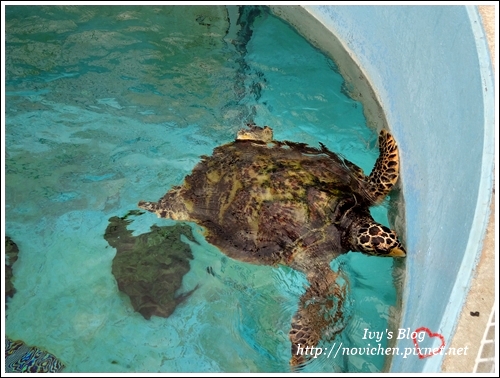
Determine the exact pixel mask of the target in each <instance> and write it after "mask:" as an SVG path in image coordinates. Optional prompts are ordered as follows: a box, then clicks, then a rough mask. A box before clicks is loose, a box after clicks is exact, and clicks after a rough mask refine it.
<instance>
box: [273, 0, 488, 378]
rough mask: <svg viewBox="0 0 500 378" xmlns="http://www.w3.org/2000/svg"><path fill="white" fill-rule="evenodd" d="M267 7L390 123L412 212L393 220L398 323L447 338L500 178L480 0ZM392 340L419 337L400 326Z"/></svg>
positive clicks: (374, 118)
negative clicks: (402, 249) (398, 253)
mask: <svg viewBox="0 0 500 378" xmlns="http://www.w3.org/2000/svg"><path fill="white" fill-rule="evenodd" d="M272 9H273V12H274V13H275V14H277V15H278V16H280V17H282V18H283V19H285V20H287V21H288V22H290V24H292V25H293V26H294V27H296V28H297V30H298V31H299V32H300V33H301V34H303V35H304V36H305V37H306V38H308V39H309V40H310V41H311V42H312V43H313V44H315V45H316V46H317V47H318V48H320V49H321V50H323V51H325V52H326V53H327V54H329V55H330V56H332V57H334V60H335V61H336V63H337V64H338V66H339V69H340V71H341V73H342V74H343V75H344V76H345V77H346V79H347V80H348V81H349V82H350V84H351V85H352V87H353V88H351V89H350V90H351V93H352V94H353V97H355V98H356V99H357V100H359V101H361V102H362V103H363V105H364V107H365V115H366V117H367V120H368V123H369V125H370V126H373V127H375V128H376V129H378V128H380V127H384V126H385V123H387V126H388V128H389V129H390V130H391V131H392V133H393V134H394V135H395V137H396V139H397V141H398V143H399V146H400V150H401V160H402V172H401V181H402V187H401V191H402V194H403V195H404V199H405V208H406V210H405V212H406V224H405V226H403V225H398V224H396V229H398V226H399V227H404V231H405V234H406V245H407V250H408V257H407V259H406V282H405V287H404V290H403V296H402V300H403V306H402V313H401V320H400V322H399V328H401V329H408V328H409V329H410V330H411V331H415V330H416V329H418V328H420V327H425V328H427V329H429V330H430V331H431V332H434V333H439V334H441V335H442V336H443V337H444V340H445V343H446V348H448V347H449V345H450V341H451V339H452V338H453V335H454V333H455V329H456V326H457V322H458V317H459V315H460V312H461V310H462V307H463V304H464V301H465V298H466V295H467V292H468V290H469V287H470V282H471V278H472V274H473V271H474V268H475V266H476V264H477V260H478V257H479V256H480V253H481V250H482V245H483V239H484V237H485V232H486V226H487V224H488V220H489V214H490V200H491V193H492V184H493V163H494V109H495V107H494V85H493V70H492V67H491V61H490V57H489V54H488V46H487V43H486V37H485V34H484V30H483V28H482V25H481V19H480V16H479V13H478V11H477V8H476V7H474V6H404V7H403V6H304V7H290V6H288V7H273V8H272ZM318 25H320V26H318ZM325 28H326V29H327V30H328V31H329V32H331V34H333V35H335V36H336V37H332V35H331V34H329V33H325ZM339 43H340V44H341V46H342V48H343V50H345V52H344V53H342V52H341V53H340V55H339V54H337V52H338V51H339V47H338V45H339ZM340 50H342V49H340ZM339 56H340V57H339ZM352 63H355V64H356V66H358V67H359V69H360V70H359V72H360V74H359V73H357V72H356V69H355V68H352V67H351V68H350V67H349V65H352ZM377 102H378V104H377ZM382 109H383V112H382ZM402 218H403V217H400V218H399V219H402ZM374 331H379V330H374ZM436 339H437V338H436ZM439 345H440V342H437V343H435V345H425V346H424V347H433V348H434V347H439ZM395 346H396V347H398V348H399V349H400V350H404V349H405V348H413V347H414V344H413V341H412V340H411V339H408V338H405V339H400V340H397V342H396V344H395ZM445 352H446V349H445ZM457 358H460V357H457ZM443 359H444V355H435V356H432V357H429V358H424V359H419V358H418V357H417V356H408V357H407V358H404V357H403V355H396V356H393V358H392V362H391V366H390V369H389V370H390V371H391V372H427V373H431V372H439V371H440V370H441V365H442V362H443Z"/></svg>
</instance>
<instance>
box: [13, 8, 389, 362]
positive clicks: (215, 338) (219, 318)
mask: <svg viewBox="0 0 500 378" xmlns="http://www.w3.org/2000/svg"><path fill="white" fill-rule="evenodd" d="M240 13H241V16H240V17H239V18H238V8H236V7H224V6H217V7H216V6H207V7H202V6H190V7H180V6H176V7H155V6H147V7H91V6H86V7H32V6H28V7H26V6H24V7H15V6H8V7H6V95H7V98H6V132H5V146H6V188H5V193H6V225H5V233H6V235H9V236H10V237H11V238H12V239H13V240H14V241H15V242H16V243H17V245H18V246H19V249H20V254H19V259H18V261H17V262H16V264H15V265H14V277H15V278H14V279H15V281H14V282H15V287H16V289H17V292H16V294H15V295H14V297H13V298H12V299H11V300H9V301H8V310H7V319H6V334H7V335H8V336H9V337H11V338H12V339H21V340H23V341H24V342H26V343H27V344H31V345H37V346H39V347H41V348H43V349H46V350H48V351H50V352H51V353H53V354H55V355H56V356H57V357H58V358H59V359H60V360H62V361H63V362H64V364H65V365H66V369H65V371H68V372H201V371H202V372H220V371H223V372H265V371H269V372H279V371H285V372H286V371H289V367H288V361H289V358H290V342H289V340H288V330H289V328H290V321H291V317H292V315H293V314H294V313H295V311H296V309H297V305H298V299H299V297H300V295H301V294H302V293H303V292H304V287H303V285H304V284H305V283H306V281H305V279H304V277H303V276H302V275H301V274H300V273H297V272H295V271H293V270H291V269H289V268H286V267H280V268H271V267H266V266H254V265H250V264H245V263H241V262H238V261H234V260H231V259H229V258H227V257H226V256H225V255H223V254H222V253H221V252H220V251H218V250H217V249H216V248H215V247H213V246H211V245H210V244H208V243H207V242H206V241H205V240H204V239H203V236H202V230H200V229H199V228H198V227H197V226H196V225H192V228H193V231H194V236H195V239H196V240H197V242H198V243H194V242H191V241H189V240H187V239H185V240H184V241H185V242H186V243H188V244H189V245H190V246H191V248H192V252H193V256H194V258H193V260H192V261H191V269H190V271H189V273H187V274H186V276H184V279H183V290H182V291H183V292H188V291H190V290H192V289H194V288H196V290H195V291H194V292H193V294H192V295H191V296H190V297H189V298H188V299H187V300H186V301H184V302H183V303H182V304H180V305H179V306H178V307H177V308H176V310H175V312H174V313H173V314H172V315H171V316H170V317H168V318H160V317H155V316H153V317H152V318H151V319H150V320H146V319H144V318H143V317H142V316H141V315H140V314H138V313H136V312H134V311H133V308H132V307H131V305H130V301H129V300H128V298H127V297H126V296H124V295H123V294H122V293H120V292H119V291H118V287H117V284H116V281H115V279H114V277H113V275H112V274H111V264H112V260H113V257H114V255H115V253H116V251H115V250H114V248H111V247H109V245H108V243H107V242H106V240H105V239H104V237H103V235H104V231H105V229H106V227H107V225H108V219H109V218H110V217H112V216H119V217H121V216H124V215H125V214H126V213H127V212H128V211H129V210H133V209H136V208H137V206H136V205H137V202H138V201H139V200H157V199H158V198H160V197H161V196H162V195H163V194H164V193H165V192H166V191H167V190H168V189H169V188H170V187H171V186H173V185H178V184H180V183H181V182H182V180H183V178H184V176H185V175H187V174H188V173H189V172H190V171H191V170H192V168H193V167H194V166H195V165H196V163H197V162H198V161H199V159H200V156H201V155H203V154H206V155H210V154H211V152H212V150H213V148H214V147H216V146H218V145H220V144H223V143H227V142H230V141H232V140H233V139H234V137H235V135H236V132H237V130H238V129H240V128H241V127H242V126H243V125H245V124H246V123H247V122H250V121H254V122H255V123H256V124H259V125H269V126H271V127H272V128H273V129H274V135H275V139H288V140H292V141H297V142H305V143H308V144H311V145H313V146H318V143H319V142H322V143H324V144H325V145H326V146H327V147H328V148H329V149H331V150H333V151H335V152H338V153H341V154H342V155H344V156H345V157H346V158H347V159H349V160H351V161H352V162H354V163H356V164H358V165H359V166H360V167H362V168H363V169H364V170H365V172H370V170H371V168H372V166H373V164H374V162H375V159H376V157H377V156H378V151H377V148H376V140H377V135H376V133H375V132H373V131H372V130H371V129H369V128H368V127H367V126H366V120H365V118H364V116H363V109H362V105H361V104H360V103H358V102H356V101H353V100H352V99H350V98H349V97H347V96H346V94H345V90H344V80H343V78H342V77H341V76H340V75H339V74H338V72H337V70H336V67H335V64H334V63H333V62H332V61H331V60H330V59H328V58H327V57H325V55H323V54H322V53H321V52H320V51H318V50H316V49H315V48H313V47H312V46H311V45H310V44H309V43H308V42H307V41H305V40H304V39H303V38H302V37H301V36H300V35H298V34H297V33H296V32H295V31H294V30H293V29H292V28H291V27H289V26H288V25H287V24H286V23H284V22H283V21H281V20H280V19H278V18H276V17H274V16H272V15H270V14H269V13H268V12H267V11H266V9H264V8H250V7H245V8H244V9H242V10H241V12H240ZM372 210H373V214H374V217H375V218H376V220H378V221H379V222H381V223H384V224H386V225H387V210H386V209H385V208H384V207H378V208H376V209H372ZM153 224H157V225H159V226H163V225H171V224H173V221H169V220H164V219H158V218H157V217H156V216H155V215H154V214H150V213H148V214H143V215H141V216H138V217H135V218H134V221H133V222H132V223H131V225H130V226H129V228H130V229H133V230H134V235H139V234H141V233H145V232H148V231H149V228H150V226H151V225H153ZM332 266H337V267H338V266H341V267H342V269H343V271H344V272H346V275H347V277H348V279H349V281H350V285H351V289H352V292H351V298H350V308H349V310H350V311H349V312H350V319H349V323H348V326H347V327H346V329H345V330H344V331H343V333H342V334H341V335H340V336H339V337H337V339H336V340H333V341H332V342H330V343H327V342H324V343H323V344H322V345H323V346H324V347H327V348H331V347H333V345H334V343H337V344H336V345H338V343H340V342H342V343H343V345H344V346H346V347H349V348H353V347H360V348H364V347H367V346H369V345H368V343H370V344H371V345H370V346H371V347H373V346H376V345H377V343H376V342H374V341H373V340H372V341H368V340H366V339H363V338H362V337H363V333H364V331H363V330H364V329H365V328H368V329H370V330H371V331H383V330H385V329H386V328H388V327H389V326H388V321H389V319H390V318H391V316H392V315H393V313H394V311H395V308H394V306H395V305H396V291H395V288H394V283H393V261H392V259H383V258H377V257H368V256H364V255H361V254H359V253H350V254H348V255H345V256H342V257H341V258H339V259H337V260H336V261H334V262H333V263H332ZM207 267H211V269H212V271H213V272H214V274H208V273H207ZM386 342H387V340H381V342H380V343H381V344H382V347H385V346H386ZM383 366H384V356H366V355H362V356H360V355H355V356H352V355H351V356H346V355H344V356H342V357H341V356H338V357H336V358H333V356H332V357H330V358H328V359H327V358H322V357H319V358H317V359H315V360H313V361H312V362H311V363H310V364H309V365H308V366H307V367H306V368H305V370H304V371H310V372H313V371H319V372H332V371H336V372H339V371H350V372H377V371H381V370H382V369H383Z"/></svg>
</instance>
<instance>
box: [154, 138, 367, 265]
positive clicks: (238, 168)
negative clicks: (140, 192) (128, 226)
mask: <svg viewBox="0 0 500 378" xmlns="http://www.w3.org/2000/svg"><path fill="white" fill-rule="evenodd" d="M363 177H364V176H363V174H362V171H361V169H360V168H358V167H357V166H355V165H354V164H352V163H350V162H348V161H347V160H344V159H342V158H340V157H339V156H337V155H336V154H334V153H333V152H331V151H329V150H328V149H326V147H324V146H323V145H321V148H318V149H317V148H312V147H309V146H307V145H305V144H301V143H292V142H278V141H273V142H271V143H265V142H259V141H250V140H236V141H235V142H233V143H229V144H226V145H223V146H220V147H217V148H215V150H214V152H213V154H212V156H209V157H208V156H204V157H203V159H202V161H201V162H200V163H199V164H198V165H197V166H196V167H195V168H194V169H193V172H192V173H191V174H190V175H189V176H187V177H186V178H185V181H184V183H183V185H181V186H180V187H174V188H173V189H172V190H171V191H170V192H169V193H167V194H166V195H165V197H163V198H162V199H161V200H160V201H159V202H158V204H159V209H158V210H157V211H156V212H157V213H158V215H159V216H162V217H166V218H173V219H179V220H190V221H194V222H196V223H198V224H199V225H201V226H203V227H205V229H206V238H207V240H208V241H209V242H210V243H212V244H214V245H216V246H217V247H219V248H220V249H221V250H222V251H223V252H224V253H226V254H227V255H228V256H230V257H232V258H235V259H238V260H241V261H247V262H251V263H254V264H266V265H275V264H278V263H280V264H286V265H291V262H292V261H293V260H294V258H295V257H296V255H297V254H298V253H302V252H303V251H304V250H307V249H309V251H308V253H309V256H308V258H314V254H318V257H319V256H322V255H324V254H325V253H327V254H329V255H330V258H332V257H334V256H336V255H338V254H340V253H343V252H347V248H345V247H343V246H342V240H341V239H342V233H341V231H340V230H339V229H338V226H337V225H338V224H339V223H338V222H340V221H341V220H342V217H343V215H344V214H343V213H344V210H345V209H346V208H350V207H352V206H353V204H354V203H356V204H362V203H364V202H365V200H364V194H363V193H364V181H363ZM366 208H367V209H368V206H366ZM170 209H174V210H170Z"/></svg>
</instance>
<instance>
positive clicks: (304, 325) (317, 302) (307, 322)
mask: <svg viewBox="0 0 500 378" xmlns="http://www.w3.org/2000/svg"><path fill="white" fill-rule="evenodd" d="M321 274H322V276H323V277H322V278H319V276H318V274H314V275H313V277H314V278H313V277H310V278H309V277H308V278H309V282H311V285H310V286H309V287H308V288H307V290H306V292H305V293H304V294H303V295H302V296H301V297H300V303H299V308H298V310H297V312H296V313H295V315H294V316H293V318H292V328H291V330H290V332H289V338H290V341H291V343H292V347H291V351H292V358H291V359H290V366H291V367H292V368H293V369H294V370H297V369H300V368H301V367H303V366H304V364H305V363H306V362H307V361H308V360H309V359H311V358H315V357H317V356H319V355H321V352H322V351H321V350H320V349H317V347H316V346H317V345H318V343H319V341H320V340H321V338H322V337H325V338H326V339H328V340H331V339H333V338H334V337H335V336H336V335H337V334H338V333H340V332H341V331H342V330H343V329H344V327H345V322H344V317H343V308H344V299H345V298H346V291H347V285H346V283H344V284H339V283H338V279H337V278H338V276H339V274H338V273H335V272H333V271H332V270H331V269H330V267H329V266H327V267H325V269H322V273H321ZM308 276H309V275H308Z"/></svg>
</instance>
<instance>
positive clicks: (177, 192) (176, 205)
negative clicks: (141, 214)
mask: <svg viewBox="0 0 500 378" xmlns="http://www.w3.org/2000/svg"><path fill="white" fill-rule="evenodd" d="M182 191H183V187H182V186H174V187H173V188H172V189H171V190H170V191H168V192H167V194H165V195H164V196H163V197H162V198H160V200H159V201H158V202H148V201H139V203H138V204H137V206H139V207H140V208H141V209H144V210H147V211H150V212H152V213H156V215H158V217H159V218H167V219H173V220H178V221H190V220H191V217H190V216H189V210H188V206H187V205H188V204H189V201H187V200H185V199H184V197H183V195H182Z"/></svg>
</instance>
